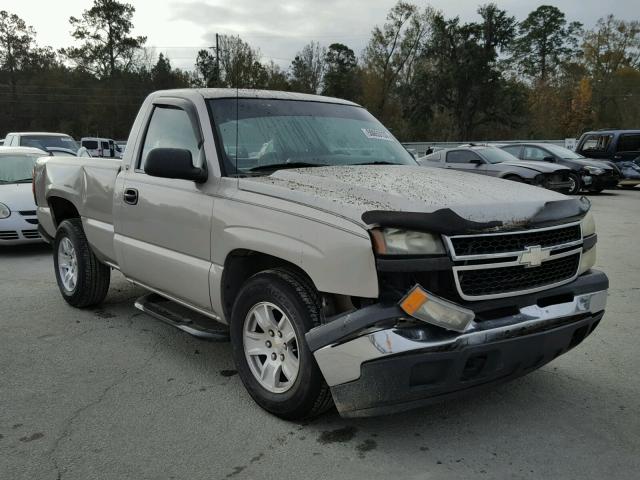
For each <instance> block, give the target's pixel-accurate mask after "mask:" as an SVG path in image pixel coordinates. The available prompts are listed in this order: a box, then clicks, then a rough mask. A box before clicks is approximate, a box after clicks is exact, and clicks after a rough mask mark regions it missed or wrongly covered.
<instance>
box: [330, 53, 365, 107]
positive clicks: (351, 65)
mask: <svg viewBox="0 0 640 480" xmlns="http://www.w3.org/2000/svg"><path fill="white" fill-rule="evenodd" d="M324 61H325V65H326V67H325V68H326V71H325V74H324V85H323V88H322V94H323V95H328V96H330V97H338V98H345V99H347V100H355V99H356V98H357V97H358V96H359V94H360V85H358V73H359V72H358V60H357V59H356V55H355V53H354V52H353V50H351V49H350V48H349V47H347V46H346V45H343V44H342V43H332V44H331V45H329V48H328V50H327V53H326V55H325V57H324Z"/></svg>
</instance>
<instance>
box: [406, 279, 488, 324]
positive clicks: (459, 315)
mask: <svg viewBox="0 0 640 480" xmlns="http://www.w3.org/2000/svg"><path fill="white" fill-rule="evenodd" d="M400 308H402V310H404V311H405V313H407V314H409V315H411V316H412V317H414V318H417V319H418V320H422V321H423V322H426V323H430V324H432V325H437V326H438V327H442V328H446V329H447V330H454V331H456V332H464V331H465V330H466V329H467V328H468V327H469V325H470V324H471V322H472V321H473V319H474V318H475V313H473V311H472V310H469V309H467V308H464V307H461V306H460V305H456V304H455V303H452V302H449V301H448V300H445V299H444V298H440V297H437V296H436V295H433V294H432V293H429V292H427V291H426V290H424V289H422V288H421V287H420V285H416V286H414V287H413V288H412V289H411V290H410V291H409V293H408V294H407V295H406V296H405V297H404V298H403V299H402V300H401V301H400Z"/></svg>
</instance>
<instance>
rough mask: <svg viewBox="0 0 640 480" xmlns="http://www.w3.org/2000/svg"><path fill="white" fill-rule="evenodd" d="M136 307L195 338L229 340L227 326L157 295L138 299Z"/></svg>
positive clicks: (148, 295)
mask: <svg viewBox="0 0 640 480" xmlns="http://www.w3.org/2000/svg"><path fill="white" fill-rule="evenodd" d="M135 307H136V308H137V309H138V310H142V311H143V312H144V313H146V314H148V315H151V316H152V317H154V318H157V319H158V320H162V321H163V322H165V323H168V324H169V325H173V326H174V327H176V328H179V329H180V330H184V331H185V332H187V333H189V334H191V335H193V336H195V337H200V338H206V339H209V340H217V341H227V340H229V328H228V327H227V326H226V325H223V324H222V323H220V322H216V321H215V320H214V319H212V318H209V317H207V316H205V315H202V314H200V313H198V312H194V311H193V310H190V309H189V308H187V307H183V306H182V305H179V304H178V303H176V302H173V301H171V300H169V299H167V298H164V297H162V296H160V295H158V294H156V293H149V294H147V295H143V296H142V297H140V298H138V299H137V300H136V303H135Z"/></svg>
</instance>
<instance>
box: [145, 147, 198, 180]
mask: <svg viewBox="0 0 640 480" xmlns="http://www.w3.org/2000/svg"><path fill="white" fill-rule="evenodd" d="M144 171H145V173H146V174H147V175H151V176H153V177H162V178H179V179H182V180H191V181H193V182H196V183H204V182H206V181H207V177H208V175H207V171H206V170H205V169H203V168H197V167H194V166H193V163H192V162H191V152H190V151H189V150H185V149H182V148H154V149H153V150H151V151H150V152H149V154H148V155H147V161H146V162H145V164H144Z"/></svg>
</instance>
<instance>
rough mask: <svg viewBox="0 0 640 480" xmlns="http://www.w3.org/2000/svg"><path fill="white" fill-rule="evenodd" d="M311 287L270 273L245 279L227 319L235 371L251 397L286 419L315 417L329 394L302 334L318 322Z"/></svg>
mask: <svg viewBox="0 0 640 480" xmlns="http://www.w3.org/2000/svg"><path fill="white" fill-rule="evenodd" d="M320 310H321V307H320V299H319V295H318V293H317V292H316V290H315V289H314V287H313V286H312V285H311V284H310V282H309V281H307V280H306V279H305V278H303V277H302V276H301V275H298V274H296V273H294V272H291V271H289V270H286V269H273V270H267V271H264V272H261V273H258V274H256V275H254V276H253V277H251V278H250V279H249V280H248V281H247V283H246V284H245V285H244V287H243V288H242V289H241V291H240V293H239V294H238V297H237V298H236V301H235V303H234V306H233V311H232V316H231V326H230V327H231V328H230V334H231V345H232V350H233V357H234V361H235V364H236V368H237V370H238V373H239V375H240V378H241V380H242V383H243V384H244V386H245V387H246V389H247V391H248V392H249V394H250V395H251V397H252V398H253V399H254V400H255V401H256V403H258V405H260V406H261V407H262V408H264V409H265V410H267V411H268V412H270V413H272V414H274V415H277V416H279V417H281V418H284V419H287V420H300V419H304V418H309V417H313V416H316V415H318V414H320V413H322V412H324V411H325V410H326V409H327V408H329V407H330V406H331V403H332V401H331V393H330V391H329V387H328V386H327V384H326V383H325V381H324V378H323V377H322V373H321V372H320V369H319V368H318V366H317V365H316V362H315V359H314V358H313V354H312V353H311V351H310V350H309V348H308V347H307V343H306V341H305V338H304V334H305V333H306V332H307V331H309V330H310V329H311V328H313V327H314V326H316V325H318V324H319V323H320V318H321V313H320Z"/></svg>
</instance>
